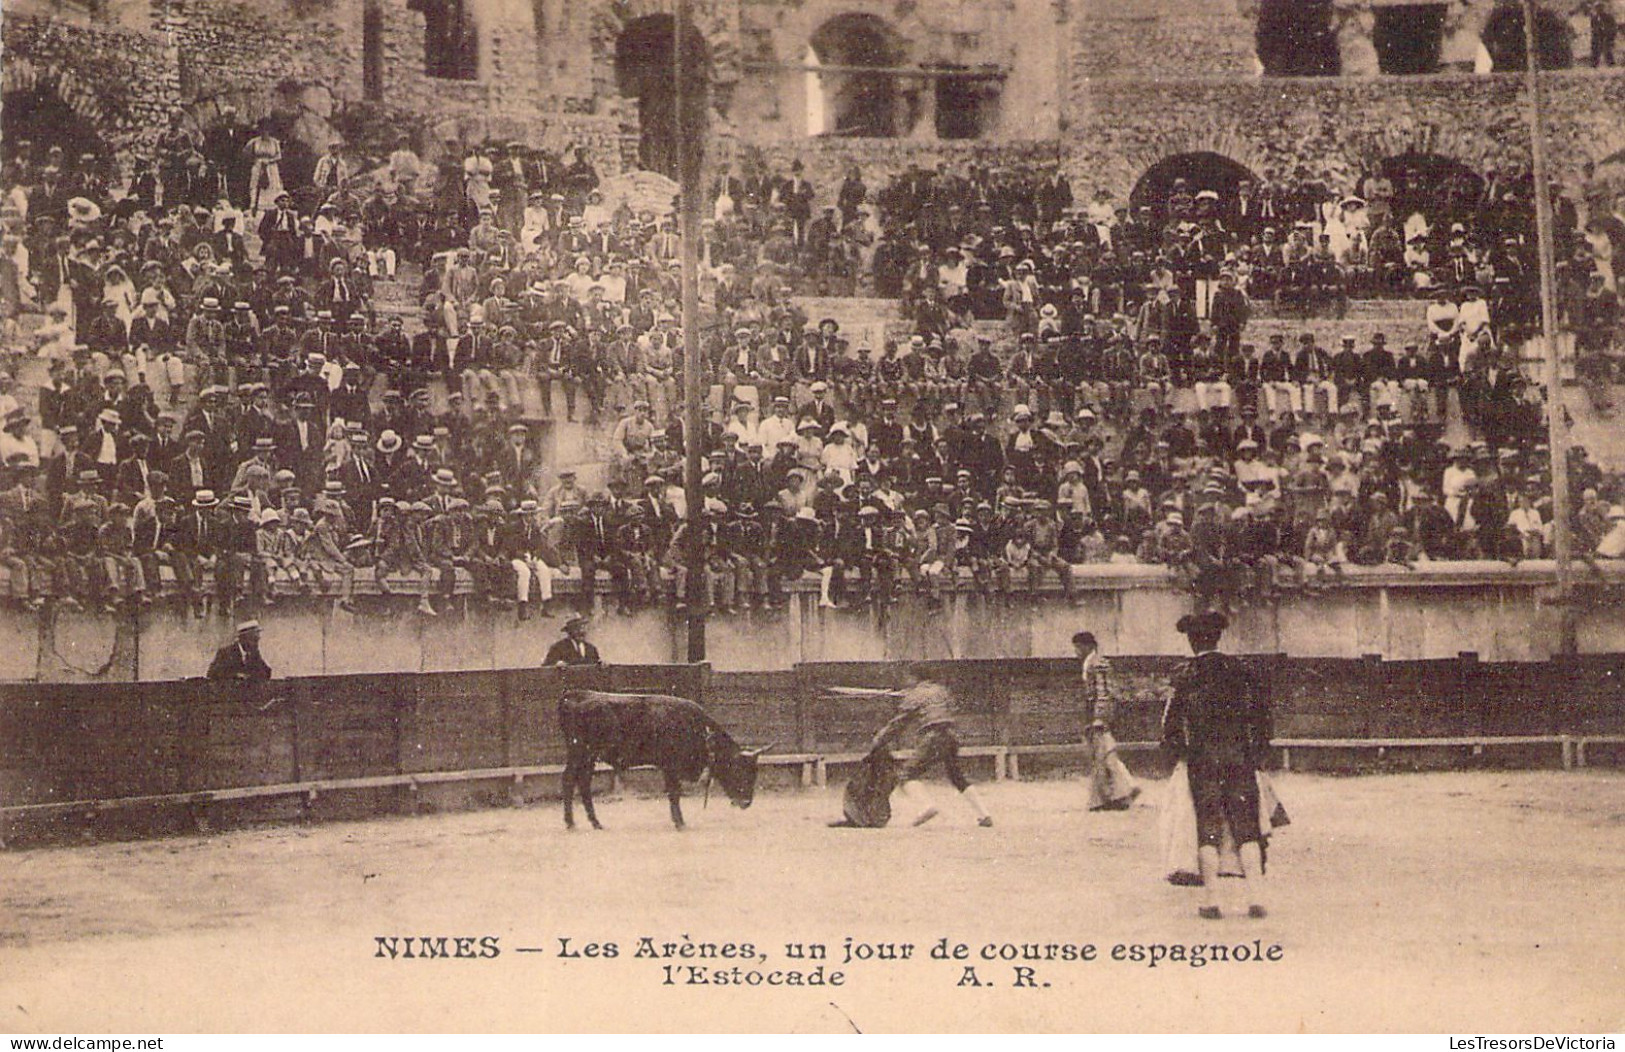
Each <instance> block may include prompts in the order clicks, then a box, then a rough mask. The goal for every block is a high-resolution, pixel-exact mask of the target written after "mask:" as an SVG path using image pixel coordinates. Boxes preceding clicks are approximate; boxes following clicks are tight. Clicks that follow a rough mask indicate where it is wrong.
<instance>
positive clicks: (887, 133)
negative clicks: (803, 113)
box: [807, 14, 908, 139]
mask: <svg viewBox="0 0 1625 1052" xmlns="http://www.w3.org/2000/svg"><path fill="white" fill-rule="evenodd" d="M811 52H812V55H811V57H812V61H811V62H810V63H809V65H816V66H826V67H834V68H832V69H831V70H830V71H829V72H809V74H808V77H807V95H808V102H807V119H808V124H807V134H808V135H843V136H860V137H869V138H881V139H887V138H895V137H896V136H899V135H902V134H904V133H905V132H907V130H908V129H907V128H906V127H904V123H905V122H904V120H903V112H902V111H903V107H902V105H901V100H900V99H899V96H898V91H897V77H896V76H895V75H894V74H893V73H892V72H890V70H893V69H895V68H896V67H897V66H898V65H900V64H901V63H902V60H903V47H902V43H901V41H900V40H899V39H898V38H897V34H896V33H895V32H894V31H893V30H892V28H891V27H890V26H888V25H887V24H886V21H885V20H884V19H882V18H880V17H879V16H878V15H859V14H847V15H840V16H838V17H836V18H832V19H830V20H829V21H828V22H825V23H824V24H823V25H822V26H820V27H819V28H818V31H817V32H816V33H814V34H813V35H812V41H811ZM867 69H873V70H874V71H875V72H872V73H870V72H866V70H867ZM814 120H816V121H817V122H818V123H816V124H815V123H813V121H814Z"/></svg>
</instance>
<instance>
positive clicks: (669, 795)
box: [663, 771, 683, 829]
mask: <svg viewBox="0 0 1625 1052" xmlns="http://www.w3.org/2000/svg"><path fill="white" fill-rule="evenodd" d="M663 773H664V775H665V778H666V799H667V800H669V801H671V824H672V825H674V826H676V827H677V828H678V829H681V828H683V804H682V798H683V783H682V781H680V780H679V779H678V777H677V776H676V775H675V774H672V773H671V772H670V771H665V772H663Z"/></svg>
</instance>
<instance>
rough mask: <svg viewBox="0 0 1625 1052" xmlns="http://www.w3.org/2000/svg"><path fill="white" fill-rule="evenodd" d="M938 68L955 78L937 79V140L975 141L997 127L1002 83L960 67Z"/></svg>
mask: <svg viewBox="0 0 1625 1052" xmlns="http://www.w3.org/2000/svg"><path fill="white" fill-rule="evenodd" d="M938 68H939V69H943V70H950V71H953V72H954V73H956V74H958V75H956V76H946V77H938V78H937V85H936V93H937V99H936V115H937V117H936V124H937V138H939V139H979V138H981V137H982V136H983V135H986V134H987V133H988V131H989V130H990V129H992V128H993V127H994V126H995V125H996V124H997V123H998V120H999V96H1000V93H1001V92H1002V90H1003V88H1004V81H1003V80H1002V79H1000V78H999V77H997V76H995V75H992V74H979V73H973V72H971V71H970V70H968V69H967V68H966V67H965V66H961V65H943V66H940V67H938Z"/></svg>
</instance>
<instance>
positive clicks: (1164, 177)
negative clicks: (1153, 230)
mask: <svg viewBox="0 0 1625 1052" xmlns="http://www.w3.org/2000/svg"><path fill="white" fill-rule="evenodd" d="M1257 178H1258V176H1257V174H1256V173H1255V172H1254V170H1253V169H1251V168H1249V167H1248V166H1247V165H1245V164H1243V163H1241V162H1240V161H1238V160H1236V159H1235V158H1233V157H1229V156H1226V155H1225V154H1222V153H1216V152H1214V151H1211V150H1196V151H1191V152H1187V153H1176V154H1171V155H1169V156H1167V157H1163V158H1162V159H1161V160H1159V161H1157V162H1156V163H1154V164H1152V165H1151V166H1150V167H1148V168H1146V169H1145V171H1143V172H1142V173H1141V174H1140V177H1139V178H1138V179H1137V180H1135V183H1134V189H1133V190H1132V191H1130V192H1129V206H1130V207H1131V208H1134V209H1136V210H1138V209H1139V208H1141V207H1142V206H1148V207H1150V209H1151V215H1152V218H1153V219H1154V220H1155V221H1156V222H1157V223H1158V224H1159V225H1160V224H1161V223H1162V222H1163V221H1164V219H1166V217H1167V201H1168V195H1169V193H1170V192H1171V191H1172V190H1173V188H1174V184H1175V180H1176V179H1182V180H1184V181H1185V184H1186V185H1187V187H1188V188H1189V190H1190V192H1191V193H1192V194H1196V193H1199V192H1201V191H1203V190H1212V191H1215V192H1216V193H1218V195H1219V201H1220V204H1221V207H1227V206H1228V204H1229V203H1231V202H1234V201H1235V200H1236V188H1237V187H1239V186H1240V185H1241V184H1242V183H1243V182H1247V181H1256V180H1257Z"/></svg>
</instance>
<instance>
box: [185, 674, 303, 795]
mask: <svg viewBox="0 0 1625 1052" xmlns="http://www.w3.org/2000/svg"><path fill="white" fill-rule="evenodd" d="M165 686H166V687H168V688H169V689H170V697H169V701H170V704H172V705H174V706H175V707H176V709H177V711H178V712H179V717H180V726H181V728H182V740H181V748H182V749H183V752H184V756H185V763H184V772H185V773H184V777H183V784H182V786H181V788H182V789H183V790H185V791H187V792H195V791H199V790H204V789H216V788H219V787H221V786H242V785H285V784H288V783H290V782H297V781H299V777H300V771H299V765H298V762H297V760H298V758H297V756H296V754H295V749H294V742H295V735H294V731H295V726H294V724H295V719H296V713H295V707H294V704H293V698H292V694H291V692H290V691H289V690H287V689H285V688H287V686H288V685H287V684H286V683H273V684H267V685H264V686H255V687H246V688H242V687H236V686H230V687H225V688H222V686H221V685H219V684H214V683H210V682H208V681H206V680H188V681H186V682H183V683H176V684H165Z"/></svg>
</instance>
